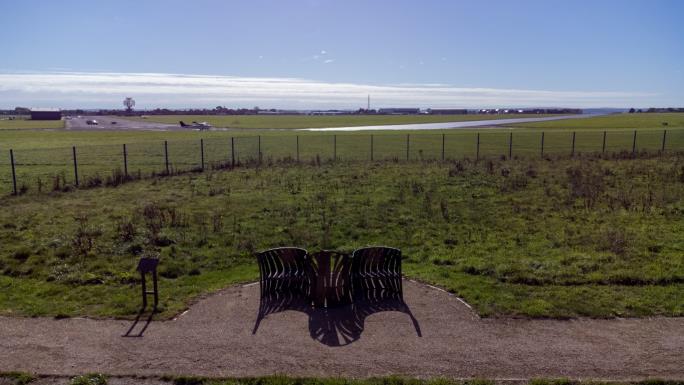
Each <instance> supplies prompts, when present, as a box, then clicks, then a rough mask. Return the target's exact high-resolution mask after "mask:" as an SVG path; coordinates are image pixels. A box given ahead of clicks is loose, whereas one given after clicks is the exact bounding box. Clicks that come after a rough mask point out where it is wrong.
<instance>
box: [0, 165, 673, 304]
mask: <svg viewBox="0 0 684 385" xmlns="http://www.w3.org/2000/svg"><path fill="white" fill-rule="evenodd" d="M683 213H684V158H682V157H681V155H671V156H664V157H653V158H648V157H646V158H638V159H618V158H616V159H600V158H598V157H583V158H582V159H568V158H563V159H549V160H538V159H527V160H517V161H515V160H514V161H501V160H498V159H492V160H490V161H484V162H479V163H473V162H469V161H452V162H445V163H442V162H410V163H393V162H379V163H378V162H369V163H365V162H364V163H359V162H352V163H349V162H340V163H335V164H325V163H323V164H321V165H316V164H312V165H309V164H306V165H299V166H296V165H292V164H286V165H282V166H279V165H273V166H264V167H260V168H239V169H235V170H233V171H214V172H205V173H201V174H200V173H190V174H186V175H181V176H176V177H167V178H155V179H152V180H143V181H137V182H131V183H126V184H123V185H120V186H118V187H116V188H95V189H88V190H77V191H73V192H68V193H61V192H56V193H52V194H43V195H24V196H19V197H13V198H9V197H6V198H3V199H2V200H0V272H1V274H0V289H1V290H0V313H1V314H4V315H27V316H32V315H69V316H75V315H91V316H131V315H133V314H134V313H135V312H136V310H137V307H138V305H139V298H138V295H139V293H138V289H137V287H136V286H135V282H137V275H136V274H135V272H134V270H133V269H134V267H135V262H136V259H137V258H138V257H139V256H140V255H160V256H161V258H162V262H161V265H160V273H161V276H162V279H161V283H160V287H161V303H162V309H163V316H164V317H169V316H171V315H173V314H175V313H177V312H179V311H180V310H182V309H183V308H184V307H185V306H186V305H187V303H188V301H190V300H191V299H192V298H194V297H195V296H197V295H199V294H202V293H206V292H211V291H215V290H217V289H219V288H221V287H225V286H226V285H229V284H231V283H235V282H241V281H248V280H254V279H256V278H257V276H258V272H257V268H256V265H255V263H254V258H253V257H252V253H253V252H254V251H256V250H259V249H264V248H268V247H274V246H281V245H298V246H304V247H306V248H308V249H311V250H316V249H319V248H332V249H341V250H352V249H354V248H356V247H359V246H362V245H367V244H387V245H392V246H396V247H399V248H401V249H402V250H403V252H404V257H405V259H404V271H405V273H406V274H407V275H409V276H411V277H414V278H418V279H421V280H424V281H427V282H430V283H433V284H438V285H440V286H442V287H444V288H446V289H448V290H450V291H452V292H454V293H457V294H458V295H459V296H461V297H463V298H465V300H466V301H468V302H469V303H470V304H472V305H473V306H474V307H475V309H477V311H478V312H479V313H480V314H482V315H485V316H501V315H524V316H532V317H573V316H594V317H613V316H650V315H666V316H681V315H684V302H682V301H681V298H684V241H683V239H682V237H681V234H682V233H684V221H683V220H682V218H683V215H682V214H683Z"/></svg>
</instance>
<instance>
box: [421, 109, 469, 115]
mask: <svg viewBox="0 0 684 385" xmlns="http://www.w3.org/2000/svg"><path fill="white" fill-rule="evenodd" d="M427 111H428V114H430V115H467V114H468V110H466V109H464V108H428V110H427Z"/></svg>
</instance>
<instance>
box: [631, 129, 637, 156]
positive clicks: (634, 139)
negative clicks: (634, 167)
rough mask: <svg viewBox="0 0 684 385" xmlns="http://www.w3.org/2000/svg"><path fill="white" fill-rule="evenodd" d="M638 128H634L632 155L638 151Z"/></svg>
mask: <svg viewBox="0 0 684 385" xmlns="http://www.w3.org/2000/svg"><path fill="white" fill-rule="evenodd" d="M636 133H637V132H636V130H634V138H633V139H632V155H634V154H635V153H636Z"/></svg>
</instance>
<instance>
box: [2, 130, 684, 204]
mask: <svg viewBox="0 0 684 385" xmlns="http://www.w3.org/2000/svg"><path fill="white" fill-rule="evenodd" d="M511 133H512V134H513V141H512V146H511V147H510V148H509V139H510V138H511V137H510V135H511ZM478 135H479V142H480V144H479V157H480V158H491V157H501V156H506V157H507V156H508V155H509V151H510V154H511V155H512V156H514V157H526V158H539V157H541V135H542V133H541V132H540V131H539V130H537V129H516V130H513V131H511V130H510V129H489V130H440V131H428V132H425V131H409V132H400V133H398V132H393V131H380V132H370V133H369V132H353V133H342V134H333V133H312V132H294V131H273V130H239V131H236V132H230V133H227V132H220V131H213V132H197V131H170V132H158V131H108V132H99V131H78V132H69V131H60V130H55V131H35V130H12V131H5V132H0V154H2V155H1V156H0V195H2V194H6V193H9V192H10V191H11V190H12V183H11V180H12V174H11V172H12V171H11V166H10V157H9V149H10V148H11V149H13V150H14V159H15V164H16V173H17V184H18V188H22V187H23V188H25V189H27V191H28V192H35V191H37V190H38V189H41V190H42V191H46V190H47V191H49V190H50V189H51V187H45V186H48V185H52V184H53V181H54V180H55V178H58V177H59V178H61V179H62V182H60V183H61V184H65V183H69V184H71V183H73V182H74V179H75V176H74V169H73V158H72V157H73V155H72V149H71V146H72V145H75V146H76V147H77V159H78V164H79V178H80V180H81V182H83V181H85V180H86V179H88V178H95V177H97V178H99V179H104V178H106V177H107V176H108V175H111V173H112V172H113V171H114V170H116V169H123V167H124V163H123V147H122V145H123V144H124V143H125V144H126V145H127V164H128V170H129V172H130V173H131V174H134V173H136V174H137V173H138V171H139V172H140V175H141V176H146V175H149V174H151V173H153V172H156V173H159V172H163V171H165V156H164V141H165V140H168V153H169V163H170V169H171V170H172V171H173V170H189V169H192V168H195V167H200V166H201V148H200V139H203V140H204V158H205V166H206V167H212V166H216V165H217V164H225V163H226V162H231V161H232V157H233V149H234V150H235V151H234V154H235V158H236V161H238V162H245V161H248V160H254V159H257V158H258V157H259V150H260V151H261V155H262V159H263V161H264V162H265V163H270V162H272V161H278V160H283V159H290V160H296V159H297V154H299V160H300V161H302V162H311V161H317V159H318V160H322V161H328V160H330V159H333V158H335V159H337V160H343V161H345V160H358V161H363V160H370V159H371V141H372V158H373V159H374V160H397V161H403V160H406V159H407V147H408V159H410V160H421V159H422V160H426V159H441V158H442V144H443V143H444V147H443V148H444V158H445V159H447V160H448V159H464V158H470V159H474V158H477V157H478V144H477V143H478ZM633 135H634V132H633V131H632V130H617V129H613V130H609V131H608V132H607V134H606V147H605V151H606V152H607V153H615V152H620V151H627V152H631V151H632V145H633V139H634V136H633ZM231 137H234V138H235V139H234V145H231ZM662 139H663V131H662V130H648V129H645V130H639V132H638V133H637V145H636V148H635V149H636V151H637V152H641V151H648V152H653V153H655V152H658V151H659V150H660V149H661V146H662ZM407 141H408V146H407ZM443 141H444V142H443ZM572 143H573V133H572V132H571V131H568V130H563V129H560V130H552V131H548V132H545V133H544V154H545V155H552V156H570V155H571V154H572V153H573V150H572ZM665 150H666V151H669V152H672V151H682V150H684V129H669V130H668V133H667V137H666V146H665ZM602 151H603V131H598V130H580V131H578V132H577V133H576V134H575V154H576V155H578V154H583V153H584V154H586V153H600V152H602ZM41 184H42V185H43V187H39V186H40V185H41Z"/></svg>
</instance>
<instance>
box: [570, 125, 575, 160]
mask: <svg viewBox="0 0 684 385" xmlns="http://www.w3.org/2000/svg"><path fill="white" fill-rule="evenodd" d="M570 156H573V157H574V156H575V131H573V132H572V150H570Z"/></svg>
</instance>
